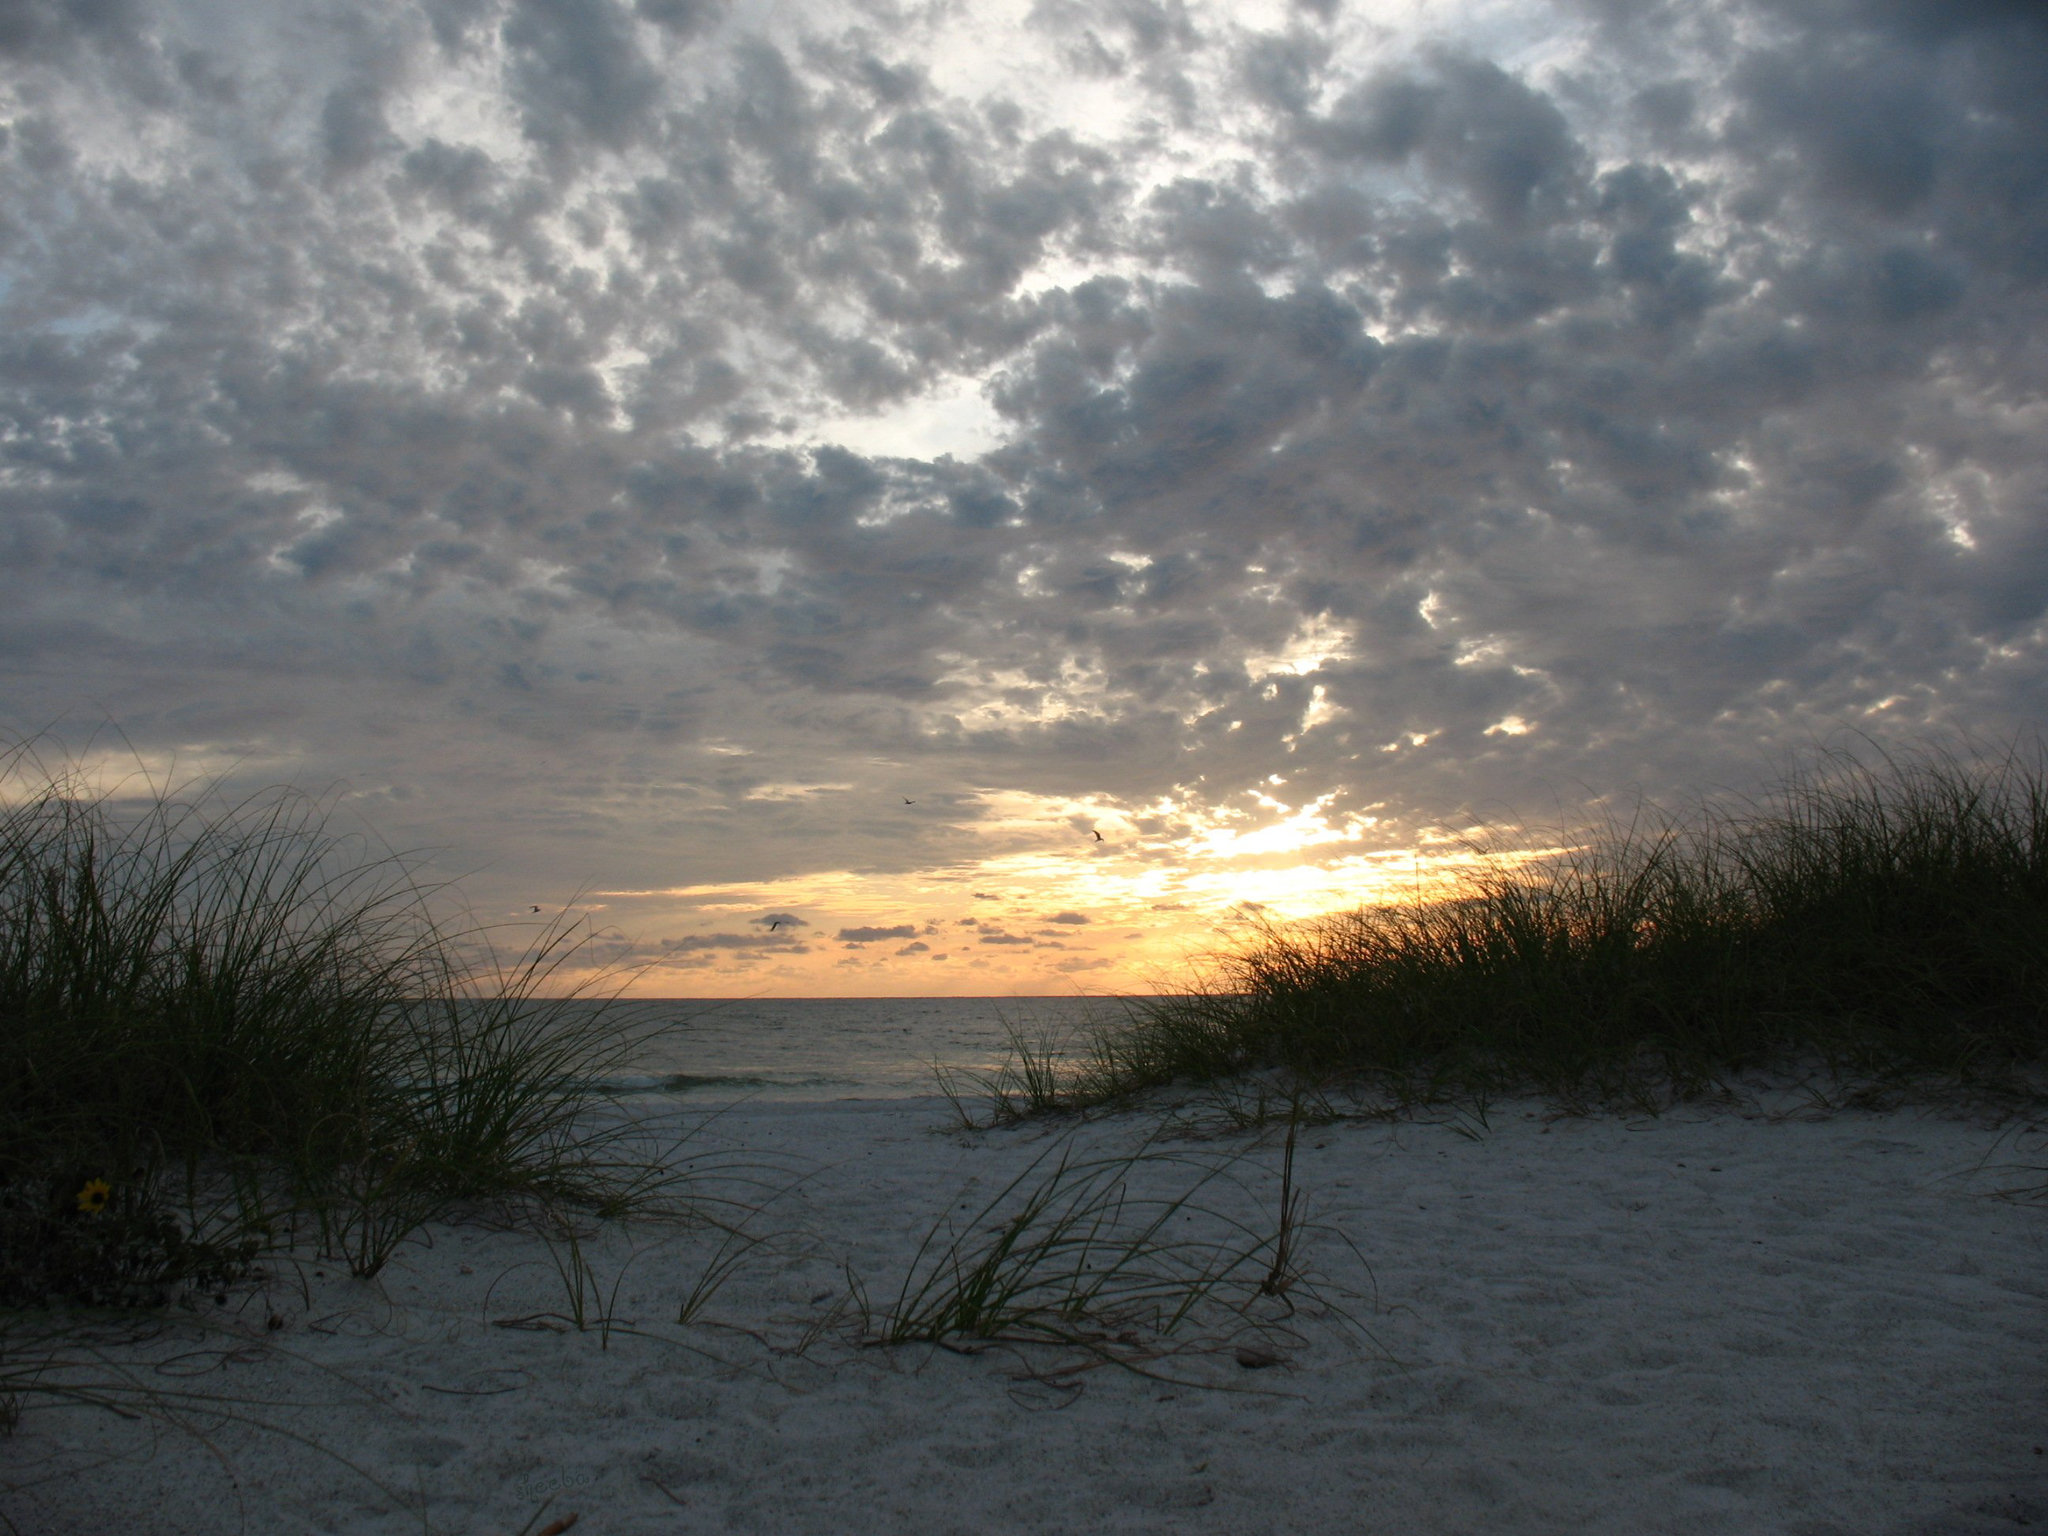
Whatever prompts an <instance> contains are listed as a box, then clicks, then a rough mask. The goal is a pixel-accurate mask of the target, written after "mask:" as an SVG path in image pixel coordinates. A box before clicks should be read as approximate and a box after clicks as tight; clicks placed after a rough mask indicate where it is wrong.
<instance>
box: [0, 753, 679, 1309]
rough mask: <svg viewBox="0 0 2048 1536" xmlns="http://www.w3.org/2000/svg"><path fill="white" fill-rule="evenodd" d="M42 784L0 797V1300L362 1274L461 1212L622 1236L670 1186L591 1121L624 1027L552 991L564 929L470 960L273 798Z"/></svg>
mask: <svg viewBox="0 0 2048 1536" xmlns="http://www.w3.org/2000/svg"><path fill="white" fill-rule="evenodd" d="M32 766H33V759H32V756H31V754H30V752H29V751H28V749H25V748H24V749H18V750H17V751H16V752H15V753H14V754H13V755H12V756H11V757H10V758H9V759H7V760H6V761H5V762H4V763H0V768H4V769H5V770H7V773H6V777H7V778H8V779H10V780H12V781H13V782H15V783H16V784H19V783H20V782H21V781H22V778H23V771H24V770H25V769H27V768H29V767H32ZM29 782H30V784H31V789H30V792H29V793H27V794H25V795H16V796H14V797H12V798H10V799H8V800H6V801H5V802H4V803H0V1229H4V1230H0V1243H4V1247H0V1304H5V1305H19V1304H21V1303H23V1302H35V1301H41V1300H46V1299H53V1298H65V1299H70V1300H74V1301H80V1302H86V1303H91V1304H135V1303H138V1302H148V1301H153V1300H160V1299H162V1298H163V1297H164V1296H166V1295H167V1294H169V1293H170V1292H171V1291H174V1290H176V1289H178V1288H179V1287H181V1286H184V1285H187V1284H190V1283H195V1282H196V1283H202V1284H205V1285H206V1286H208V1287H209V1288H212V1287H215V1286H217V1285H218V1284H220V1283H222V1282H223V1279H224V1277H226V1276H228V1275H230V1274H232V1273H234V1272H236V1271H237V1270H238V1269H239V1268H243V1267H246V1266H247V1264H248V1263H249V1262H251V1261H252V1260H253V1259H254V1258H255V1257H256V1256H257V1255H258V1254H260V1253H261V1252H263V1251H265V1250H267V1249H269V1248H272V1247H274V1246H278V1245H281V1244H284V1243H287V1242H288V1241H290V1240H291V1238H292V1236H293V1235H294V1234H296V1233H299V1232H301V1231H304V1230H310V1231H311V1233H312V1234H313V1235H315V1236H316V1237H317V1239H318V1241H319V1242H320V1243H321V1245H322V1246H323V1247H324V1248H325V1249H327V1250H328V1251H330V1252H333V1253H335V1254H337V1255H339V1256H342V1257H345V1258H346V1260H347V1261H348V1263H349V1265H350V1266H351V1268H352V1269H353V1270H354V1271H355V1272H356V1273H358V1274H361V1275H369V1274H374V1273H375V1272H376V1271H377V1270H378V1269H379V1268H380V1267H381V1266H382V1265H383V1263H384V1261H385V1260H386V1259H387V1258H388V1257H389V1255H390V1253H391V1251H392V1249H393V1247H394V1246H395V1245H396V1244H397V1243H398V1242H400V1241H402V1240H403V1239H404V1238H405V1237H406V1236H407V1235H408V1234H410V1233H411V1232H413V1231H416V1230H417V1229H418V1228H419V1226H420V1225H421V1224H423V1223H424V1222H426V1221H429V1220H432V1219H434V1218H435V1217H436V1216H438V1215H441V1214H444V1213H446V1212H448V1211H450V1210H451V1209H453V1208H454V1207H455V1206H457V1205H458V1204H461V1203H463V1202H468V1201H477V1200H495V1201H501V1202H504V1201H509V1202H512V1203H514V1204H519V1203H522V1202H523V1203H528V1204H533V1205H536V1206H546V1207H555V1206H564V1205H577V1206H583V1207H588V1208H594V1209H596V1210H598V1211H599V1212H601V1213H605V1214H611V1213H616V1212H619V1211H622V1210H624V1209H626V1208H628V1207H631V1206H632V1205H634V1204H635V1203H636V1202H641V1201H644V1200H646V1199H648V1198H649V1197H651V1196H652V1195H653V1194H654V1193H656V1192H657V1191H658V1190H659V1189H660V1188H661V1187H663V1185H664V1184H665V1183H666V1181H667V1180H668V1177H669V1175H668V1173H667V1171H666V1169H665V1168H664V1167H663V1166H662V1163H661V1160H660V1158H659V1157H658V1156H657V1155H655V1153H654V1152H653V1151H652V1149H650V1148H647V1147H644V1146H641V1145H638V1144H637V1143H635V1142H632V1141H629V1140H628V1136H629V1134H630V1133H629V1132H628V1131H627V1130H626V1129H624V1128H623V1127H620V1126H618V1125H617V1124H616V1123H615V1124H614V1126H613V1128H610V1129H606V1128H602V1127H600V1125H599V1124H598V1123H597V1121H596V1120H595V1119H594V1118H593V1115H592V1111H594V1110H596V1109H598V1108H599V1107H600V1104H601V1101H602V1100H603V1098H604V1097H605V1091H606V1090H605V1088H604V1082H605V1080H606V1079H607V1078H610V1077H614V1076H615V1075H616V1073H617V1070H618V1069H619V1068H620V1067H621V1066H623V1065H624V1063H625V1062H626V1061H627V1060H628V1059H629V1058H630V1057H631V1056H632V1054H633V1053H634V1050H635V1048H636V1045H637V1037H636V1035H635V1034H634V1032H632V1031H631V1030H629V1029H625V1028H622V1027H621V1025H620V1023H619V1022H618V1019H617V1017H616V1016H613V1015H608V1014H607V1013H606V1012H605V1011H604V1010H602V1009H594V1008H592V1007H591V1006H590V1005H589V1004H587V1003H586V1004H584V1005H582V1006H580V1007H579V1006H577V1005H575V1004H574V1003H573V1002H570V1001H567V1000H565V999H562V998H544V997H542V996H541V993H542V992H543V991H545V990H547V989H549V987H550V986H551V985H553V984H556V983H559V982H560V981H561V980H562V979H563V976H564V971H565V968H566V966H567V965H568V964H569V963H570V962H571V961H572V960H574V958H575V957H576V951H577V948H578V946H577V943H576V941H575V939H574V937H573V936H572V935H571V934H569V933H567V932H566V931H564V930H562V929H559V928H557V929H552V930H549V931H547V932H545V933H544V934H543V935H542V936H541V938H540V939H539V941H538V942H537V943H536V944H535V945H534V946H533V947H532V948H530V949H529V950H528V951H527V953H526V954H525V955H524V956H523V958H522V959H521V960H520V961H518V962H517V963H516V964H514V965H513V966H511V967H509V968H500V967H497V966H496V965H495V964H494V963H493V962H491V960H490V959H489V954H488V948H487V946H483V947H482V952H483V954H484V956H485V958H484V962H483V963H482V964H477V963H474V962H473V960H470V959H466V958H465V956H466V955H469V954H470V953H471V952H473V951H477V950H478V949H479V947H480V939H481V936H480V935H477V934H474V933H450V932H449V931H447V930H444V929H443V928H442V927H441V926H439V925H438V924H437V923H436V921H435V919H434V918H433V916H432V914H431V912H430V910H429V908H430V898H431V896H432V895H433V893H432V892H430V891H427V890H425V889H423V888H422V887H421V886H420V885H418V884H417V883H416V882H415V881H414V879H413V877H412V875H411V872H410V869H409V867H408V865H407V864H406V863H405V861H403V860H402V859H400V858H397V857H395V856H391V855H376V854H373V853H371V852H369V851H368V850H367V849H366V848H365V847H364V845H363V844H361V843H360V842H359V841H356V840H351V839H348V838H344V837H340V836H337V835H335V834H333V833H332V832H330V831H329V830H328V827H327V823H326V821H325V819H324V817H323V815H322V813H321V811H320V809H319V807H318V806H317V805H315V804H314V803H312V802H310V801H308V800H307V799H306V798H305V797H303V796H301V795H298V794H295V793H292V792H290V791H284V790H279V791H274V792H271V793H268V794H265V795H262V796H259V797H257V798H255V799H252V800H246V801H242V802H239V803H225V802H223V801H221V800H220V799H219V798H218V796H216V795H213V794H210V793H208V792H205V791H201V792H200V793H198V794H197V795H195V796H193V797H189V798H177V797H173V796H170V795H154V796H151V797H148V798H146V799H145V800H143V801H142V802H141V803H139V804H133V803H128V802H123V801H120V800H116V799H114V798H111V797H109V796H106V795H102V794H94V793H90V792H88V791H87V790H86V789H85V788H84V787H83V786H82V785H81V783H80V782H79V781H78V780H77V778H76V777H75V775H67V774H64V773H57V774H50V775H44V776H42V777H41V778H40V779H34V778H31V779H30V780H29Z"/></svg>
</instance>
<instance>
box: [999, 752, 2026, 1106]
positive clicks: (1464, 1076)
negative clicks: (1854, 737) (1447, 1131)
mask: <svg viewBox="0 0 2048 1536" xmlns="http://www.w3.org/2000/svg"><path fill="white" fill-rule="evenodd" d="M1564 841H1569V842H1573V843H1575V844H1576V846H1573V847H1572V848H1571V849H1570V850H1569V851H1567V852H1565V853H1562V854H1560V855H1557V856H1555V857H1552V858H1549V859H1545V860H1540V861H1537V862H1535V863H1523V864H1516V863H1511V862H1509V861H1508V860H1507V859H1505V858H1501V857H1489V856H1487V854H1486V853H1485V851H1484V850H1479V851H1477V853H1476V862H1477V870H1476V872H1475V873H1474V874H1473V875H1472V876H1471V877H1470V879H1469V880H1468V881H1467V883H1466V884H1465V886H1464V888H1463V890H1462V891H1461V893H1460V894H1459V895H1457V896H1456V897H1455V898H1453V899H1449V900H1438V901H1426V902H1414V903H1410V904H1407V905H1400V906H1388V907H1369V908H1362V909H1359V910H1357V911H1353V912H1347V913H1343V914H1341V915H1337V916H1333V917H1328V918H1325V919H1322V920H1320V921H1316V922H1311V923H1306V924H1302V925H1298V926H1293V927H1285V928H1283V927H1278V926H1264V927H1261V928H1260V929H1258V930H1257V932H1256V933H1255V934H1254V935H1253V936H1252V938H1251V939H1250V941H1249V942H1247V943H1245V944H1244V945H1242V946H1241V947H1240V948H1238V949H1237V950H1235V951H1234V952H1232V953H1230V954H1228V955H1226V956H1224V957H1222V959H1221V960H1220V961H1219V962H1218V966H1217V971H1216V974H1215V975H1214V976H1213V977H1212V978H1211V980H1210V983H1209V984H1208V985H1205V986H1203V987H1201V988H1198V989H1195V990H1191V991H1190V992H1188V993H1187V994H1185V995H1183V996H1180V997H1177V998H1170V999H1167V1000H1164V1001H1157V1002H1143V1003H1133V1004H1131V1005H1129V1008H1128V1011H1127V1015H1126V1017H1125V1018H1124V1019H1122V1020H1121V1021H1119V1022H1117V1023H1115V1024H1113V1025H1111V1026H1109V1027H1107V1028H1101V1029H1098V1031H1097V1032H1096V1035H1095V1038H1094V1039H1093V1040H1092V1041H1091V1042H1090V1043H1089V1045H1088V1046H1087V1048H1086V1050H1085V1051H1084V1052H1083V1053H1082V1055H1081V1057H1080V1058H1079V1059H1078V1061H1077V1062H1076V1063H1075V1064H1074V1065H1073V1066H1072V1067H1071V1068H1070V1069H1069V1070H1068V1071H1067V1073H1066V1076H1065V1078H1064V1081H1063V1084H1062V1086H1061V1089H1060V1090H1059V1091H1058V1092H1047V1091H1046V1090H1045V1089H1044V1087H1043V1085H1042V1084H1041V1085H1040V1091H1039V1092H1037V1093H1036V1094H1034V1095H1031V1098H1032V1099H1033V1101H1034V1103H1037V1104H1040V1105H1043V1104H1044V1103H1046V1102H1051V1103H1057V1104H1064V1105H1067V1106H1074V1105H1079V1104H1085V1103H1090V1102H1102V1101H1106V1100H1112V1099H1116V1098H1119V1097H1122V1096H1125V1095H1128V1094H1130V1093H1132V1092H1135V1091H1137V1090H1140V1089H1143V1088H1146V1087H1151V1086H1155V1085H1160V1084H1166V1083H1172V1082H1186V1081H1191V1080H1192V1081H1201V1082H1215V1081H1219V1080H1224V1079H1229V1078H1232V1077H1235V1076H1238V1075H1241V1074H1245V1073H1250V1072H1255V1071H1257V1070H1259V1069H1268V1068H1279V1069H1284V1070H1285V1072H1286V1074H1287V1075H1288V1076H1290V1077H1292V1078H1294V1079H1296V1080H1300V1079H1306V1080H1309V1081H1313V1082H1324V1083H1330V1082H1350V1083H1354V1084H1361V1085H1372V1086H1375V1087H1378V1088H1381V1089H1383V1090H1386V1091H1387V1092H1389V1093H1391V1094H1392V1095H1393V1096H1394V1097H1395V1098H1396V1099H1397V1100H1398V1101H1401V1102H1410V1103H1412V1102H1417V1101H1429V1100H1443V1099H1464V1098H1477V1099H1479V1100H1481V1101H1482V1102H1483V1101H1484V1100H1485V1099H1486V1098H1488V1097H1491V1096H1494V1095H1498V1094H1504V1093H1514V1092H1531V1091H1533V1092H1538V1093H1544V1094H1548V1095H1551V1096H1554V1097H1556V1098H1558V1099H1561V1100H1563V1101H1566V1102H1568V1103H1584V1102H1616V1101H1629V1102H1635V1103H1657V1102H1662V1101H1666V1100H1668V1099H1669V1098H1671V1097H1673V1096H1677V1097H1687V1096H1694V1095H1698V1094H1701V1093H1704V1092H1708V1091H1710V1090H1713V1089H1714V1088H1715V1087H1716V1086H1717V1085H1721V1084H1724V1083H1725V1082H1726V1081H1727V1080H1728V1079H1729V1078H1730V1077H1731V1076H1732V1075H1733V1074H1737V1073H1740V1072H1742V1071H1744V1070H1745V1069H1749V1068H1756V1067H1771V1066H1783V1065H1785V1064H1788V1063H1793V1062H1818V1063H1819V1064H1820V1065H1822V1067H1823V1068H1824V1069H1825V1070H1826V1071H1828V1072H1829V1073H1831V1074H1832V1075H1833V1076H1834V1078H1835V1079H1836V1080H1837V1081H1838V1082H1839V1083H1841V1084H1844V1085H1847V1086H1848V1087H1850V1088H1852V1089H1854V1090H1857V1091H1866V1092H1867V1091H1872V1090H1876V1091H1878V1092H1884V1091H1888V1090H1899V1089H1905V1088H1926V1087H1928V1086H1930V1085H1944V1086H1947V1087H1950V1088H1954V1087H1965V1088H1971V1089H1977V1090H1985V1091H1990V1092H1994V1093H2002V1094H2014V1095H2020V1096H2022V1097H2038V1096H2039V1095H2040V1092H2041V1084H2040V1077H2039V1073H2038V1070H2037V1069H2038V1068H2039V1066H2040V1064H2041V1061H2042V1058H2043V1053H2044V1046H2048V770H2044V767H2043V764H2042V762H2041V760H2040V759H2039V758H2038V757H2035V758H2032V759H2022V758H2021V757H2019V756H2018V755H2016V754H2013V755H2008V756H2006V757H2005V758H2003V759H2000V760H1995V761H1990V762H1963V761H1959V760H1957V759H1955V758H1953V757H1949V756H1944V755H1937V754H1931V753H1930V754H1924V755H1922V756H1919V757H1917V758H1913V759H1910V760H1909V759H1898V758H1888V757H1881V756H1871V757H1864V758H1858V757H1855V756H1850V755H1844V754H1837V755H1831V756H1829V757H1826V758H1823V759H1822V760H1820V761H1819V762H1818V763H1817V764H1816V765H1815V766H1814V767H1813V768H1811V769H1810V770H1808V771H1804V772H1801V773H1799V774H1796V775H1795V776H1793V777H1791V778H1790V779H1788V780H1787V781H1786V782H1785V783H1783V784H1782V785H1780V786H1779V788H1778V789H1777V791H1776V792H1775V793H1774V794H1773V795H1771V796H1770V797H1769V798H1768V799H1766V800H1764V801H1762V802H1752V803H1744V804H1740V805H1737V806H1733V807H1728V806H1719V807H1716V806H1708V807H1703V808H1702V809H1700V810H1699V811H1698V812H1696V813H1695V814H1694V815H1693V816H1691V817H1690V818H1687V819H1683V820H1677V819H1671V820H1655V821H1649V820H1645V819H1639V820H1638V821H1637V822H1636V823H1635V824H1633V825H1630V826H1625V827H1609V828H1606V829H1604V830H1603V831H1601V832H1600V833H1598V834H1595V835H1591V836H1587V837H1583V838H1577V839H1566V840H1564ZM1039 1075H1040V1076H1042V1075H1043V1066H1042V1063H1041V1065H1040V1069H1039Z"/></svg>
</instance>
